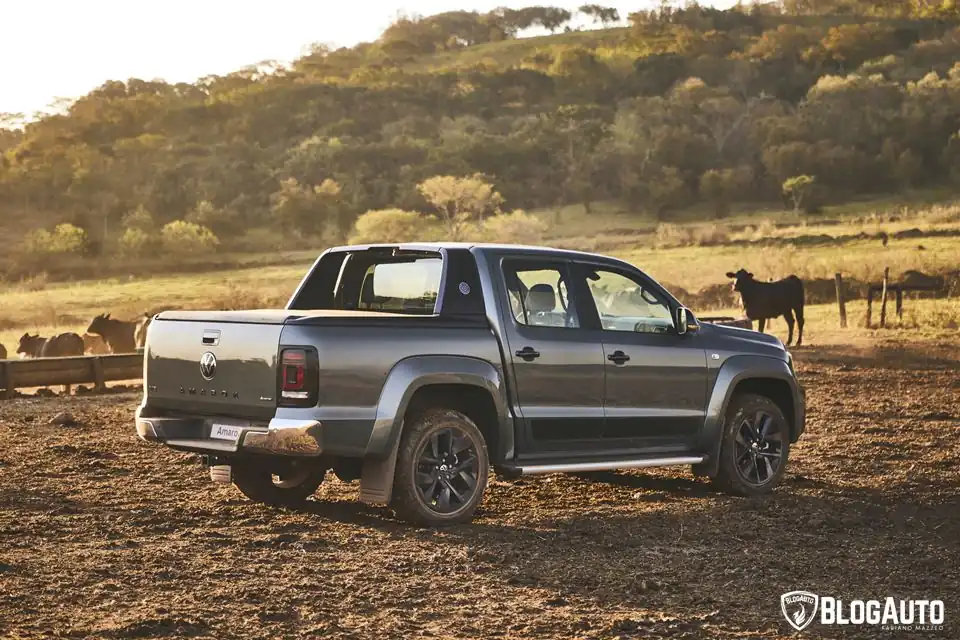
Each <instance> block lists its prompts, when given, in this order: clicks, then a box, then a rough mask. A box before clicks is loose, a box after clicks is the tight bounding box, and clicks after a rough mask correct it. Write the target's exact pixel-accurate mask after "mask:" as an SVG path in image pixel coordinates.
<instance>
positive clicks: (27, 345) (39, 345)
mask: <svg viewBox="0 0 960 640" xmlns="http://www.w3.org/2000/svg"><path fill="white" fill-rule="evenodd" d="M46 341H47V339H46V338H44V337H42V336H40V334H33V335H30V334H29V333H25V334H23V335H22V336H20V343H19V344H18V345H17V354H18V355H19V356H20V357H21V358H39V357H40V352H41V351H42V350H43V345H44V343H45V342H46Z"/></svg>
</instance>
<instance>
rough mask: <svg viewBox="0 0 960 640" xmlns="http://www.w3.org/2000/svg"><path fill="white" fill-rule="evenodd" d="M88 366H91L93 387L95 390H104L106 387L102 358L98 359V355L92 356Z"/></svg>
mask: <svg viewBox="0 0 960 640" xmlns="http://www.w3.org/2000/svg"><path fill="white" fill-rule="evenodd" d="M90 366H91V367H92V368H93V386H94V388H95V389H96V390H97V391H101V392H102V391H105V390H106V388H107V383H106V381H105V380H104V378H103V360H101V359H100V356H94V358H93V360H92V361H91V363H90Z"/></svg>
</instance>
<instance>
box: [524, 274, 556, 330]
mask: <svg viewBox="0 0 960 640" xmlns="http://www.w3.org/2000/svg"><path fill="white" fill-rule="evenodd" d="M526 305H527V317H528V318H529V319H530V324H531V325H537V326H546V327H562V326H565V325H566V314H565V313H554V309H556V307H557V296H556V294H555V293H554V291H553V287H552V286H550V285H549V284H535V285H533V286H532V287H530V291H528V292H527V299H526Z"/></svg>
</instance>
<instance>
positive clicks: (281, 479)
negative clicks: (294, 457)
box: [231, 461, 326, 507]
mask: <svg viewBox="0 0 960 640" xmlns="http://www.w3.org/2000/svg"><path fill="white" fill-rule="evenodd" d="M264 462H265V461H264ZM264 462H261V463H260V464H257V463H256V462H244V463H242V464H235V465H233V468H232V470H231V475H232V478H233V484H235V485H236V486H237V489H239V490H240V493H242V494H243V495H245V496H246V497H248V498H249V499H251V500H253V501H254V502H260V503H263V504H269V505H272V506H277V507H281V506H287V507H289V506H296V505H298V504H301V503H303V502H305V501H306V499H307V498H309V497H310V496H312V495H313V494H314V493H315V492H316V490H317V488H319V487H320V485H321V484H322V483H323V477H324V475H325V474H326V470H325V469H318V468H316V467H313V466H308V463H297V462H294V463H292V464H290V465H288V466H287V467H286V468H285V469H281V470H277V469H274V468H271V467H270V466H269V465H268V464H265V463H264Z"/></svg>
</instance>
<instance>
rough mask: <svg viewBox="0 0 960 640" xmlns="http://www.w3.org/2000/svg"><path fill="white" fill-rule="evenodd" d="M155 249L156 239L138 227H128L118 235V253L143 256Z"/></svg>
mask: <svg viewBox="0 0 960 640" xmlns="http://www.w3.org/2000/svg"><path fill="white" fill-rule="evenodd" d="M155 249H156V240H155V238H154V237H153V236H151V235H150V234H149V233H147V232H146V231H144V230H142V229H139V228H134V227H131V228H128V229H127V230H126V231H124V232H123V235H122V236H120V254H121V255H124V256H128V257H138V256H143V255H145V254H148V253H152V252H153V251H154V250H155Z"/></svg>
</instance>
